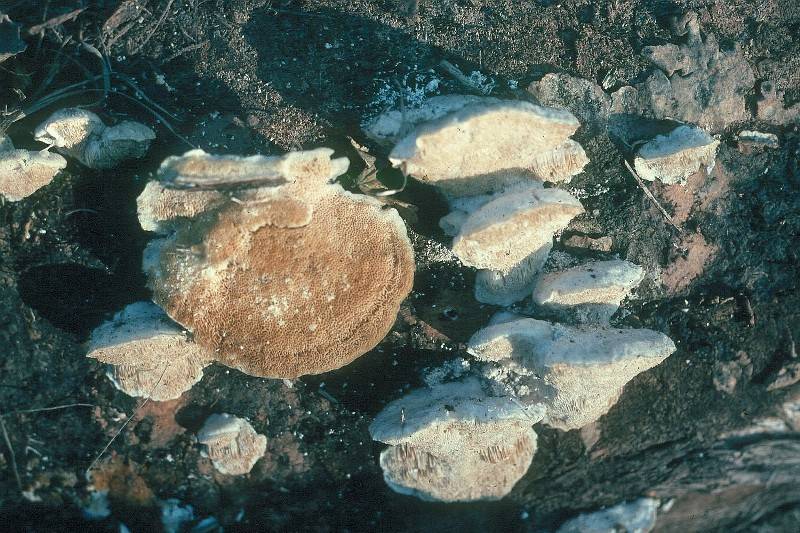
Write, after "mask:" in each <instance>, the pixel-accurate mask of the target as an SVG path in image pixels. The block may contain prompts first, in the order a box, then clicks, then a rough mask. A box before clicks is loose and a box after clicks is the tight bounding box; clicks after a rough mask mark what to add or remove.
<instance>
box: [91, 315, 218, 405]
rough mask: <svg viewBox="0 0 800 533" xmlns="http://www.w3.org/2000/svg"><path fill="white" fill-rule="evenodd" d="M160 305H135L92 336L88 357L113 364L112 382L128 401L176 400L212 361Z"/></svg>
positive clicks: (207, 353) (109, 374)
mask: <svg viewBox="0 0 800 533" xmlns="http://www.w3.org/2000/svg"><path fill="white" fill-rule="evenodd" d="M212 355H213V354H211V353H210V352H209V351H207V350H205V349H204V348H202V347H200V346H198V345H196V344H195V343H194V342H192V340H191V339H190V338H189V336H188V335H187V333H186V332H185V331H184V330H183V329H181V328H179V327H178V326H177V325H176V324H175V323H174V322H172V321H171V320H170V319H169V317H168V316H167V315H166V314H165V313H164V311H162V310H161V308H159V307H158V306H157V305H155V304H153V303H150V302H136V303H133V304H130V305H128V306H127V307H126V308H125V309H123V310H122V311H120V312H119V313H117V314H116V315H114V317H113V318H112V319H111V320H109V321H108V322H105V323H103V324H101V325H100V326H99V327H97V328H95V329H94V331H92V335H91V337H90V339H89V347H88V353H87V357H91V358H93V359H97V360H98V361H101V362H103V363H108V364H109V365H110V367H109V370H108V374H107V375H108V377H109V378H110V379H111V381H112V382H113V383H114V385H115V386H116V387H117V388H118V389H119V390H121V391H122V392H124V393H125V394H128V395H129V396H140V397H145V398H150V399H152V400H156V401H165V400H173V399H175V398H178V397H180V395H181V394H183V393H184V392H186V391H188V390H189V389H191V388H192V386H193V385H194V384H195V383H197V382H198V381H200V379H201V378H202V377H203V369H204V368H205V367H206V366H208V365H209V364H210V363H211V361H212V360H213V357H212Z"/></svg>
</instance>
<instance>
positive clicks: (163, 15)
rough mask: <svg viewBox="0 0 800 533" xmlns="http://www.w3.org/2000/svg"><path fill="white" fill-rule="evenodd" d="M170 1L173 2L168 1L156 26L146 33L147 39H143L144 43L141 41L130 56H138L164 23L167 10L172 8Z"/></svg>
mask: <svg viewBox="0 0 800 533" xmlns="http://www.w3.org/2000/svg"><path fill="white" fill-rule="evenodd" d="M172 1H173V0H169V1H168V2H167V7H165V8H164V12H163V13H161V18H159V19H158V21H157V22H156V25H155V26H153V29H152V30H150V33H148V34H147V37H145V38H144V41H142V42H141V44H139V46H137V47H136V48H134V50H133V52H131V55H135V54H138V53H139V52H140V51H141V50H142V48H144V47H145V45H146V44H147V43H148V42H149V41H150V38H151V37H152V36H153V35H154V34H155V33H156V31H158V28H159V27H160V26H161V23H162V22H164V19H166V18H167V15H168V14H169V10H170V8H171V7H172Z"/></svg>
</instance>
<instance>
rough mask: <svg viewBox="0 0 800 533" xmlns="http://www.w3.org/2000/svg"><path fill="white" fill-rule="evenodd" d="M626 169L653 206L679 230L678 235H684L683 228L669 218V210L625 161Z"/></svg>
mask: <svg viewBox="0 0 800 533" xmlns="http://www.w3.org/2000/svg"><path fill="white" fill-rule="evenodd" d="M625 168H627V169H628V171H629V172H630V173H631V175H632V176H633V177H634V179H636V183H638V184H639V187H641V189H642V190H643V191H644V193H645V194H646V195H647V197H648V198H649V199H650V201H651V202H652V203H653V205H655V206H656V208H658V210H659V211H661V214H662V215H664V218H665V219H666V221H667V222H668V223H669V225H670V226H672V227H673V228H675V229H676V230H678V233H683V232H682V231H681V228H679V227H678V225H677V224H675V221H674V220H672V217H671V216H669V213H667V210H666V209H664V207H663V206H662V205H661V204H660V203H659V202H658V200H656V197H655V196H653V193H651V192H650V189H648V188H647V186H645V184H644V181H642V178H640V177H639V175H638V174H637V173H636V171H635V170H633V167H631V165H630V163H628V162H627V161H625Z"/></svg>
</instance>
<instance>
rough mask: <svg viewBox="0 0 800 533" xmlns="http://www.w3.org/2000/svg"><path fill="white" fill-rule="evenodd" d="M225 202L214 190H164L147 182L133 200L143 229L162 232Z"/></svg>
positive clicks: (158, 184)
mask: <svg viewBox="0 0 800 533" xmlns="http://www.w3.org/2000/svg"><path fill="white" fill-rule="evenodd" d="M227 200H228V197H227V196H225V195H224V194H222V193H221V192H218V191H183V190H179V189H168V188H166V187H164V186H163V185H162V184H161V183H160V182H158V181H149V182H147V185H145V187H144V190H143V191H142V193H141V194H140V195H139V197H138V198H137V199H136V207H137V214H138V216H139V224H140V225H141V226H142V229H143V230H145V231H153V232H156V233H164V232H166V231H169V229H171V228H173V227H174V223H175V222H180V219H186V218H194V217H196V216H197V215H199V214H201V213H204V212H206V211H208V210H210V209H214V208H216V207H220V206H221V205H222V204H224V203H225V202H226V201H227Z"/></svg>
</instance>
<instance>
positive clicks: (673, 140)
mask: <svg viewBox="0 0 800 533" xmlns="http://www.w3.org/2000/svg"><path fill="white" fill-rule="evenodd" d="M718 146H719V141H718V140H716V139H714V138H713V137H712V136H711V135H709V134H708V133H706V132H705V131H703V130H702V129H700V128H697V127H695V126H679V127H677V128H675V129H674V130H672V131H671V132H669V133H668V134H667V135H659V136H658V137H656V138H655V139H653V140H652V141H650V142H648V143H646V144H644V145H642V147H641V148H639V152H638V154H637V156H636V159H635V160H634V162H633V164H634V167H635V168H636V172H637V173H638V174H639V176H640V177H641V178H642V179H645V180H649V181H655V180H659V181H661V182H662V183H666V184H673V183H685V182H686V178H688V177H689V176H691V175H692V174H694V173H695V172H697V171H698V170H700V169H702V168H705V169H706V171H707V172H711V170H712V169H713V168H714V160H715V158H716V156H717V147H718Z"/></svg>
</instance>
